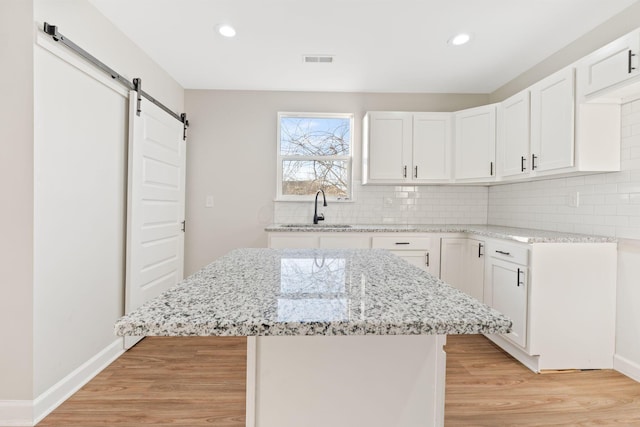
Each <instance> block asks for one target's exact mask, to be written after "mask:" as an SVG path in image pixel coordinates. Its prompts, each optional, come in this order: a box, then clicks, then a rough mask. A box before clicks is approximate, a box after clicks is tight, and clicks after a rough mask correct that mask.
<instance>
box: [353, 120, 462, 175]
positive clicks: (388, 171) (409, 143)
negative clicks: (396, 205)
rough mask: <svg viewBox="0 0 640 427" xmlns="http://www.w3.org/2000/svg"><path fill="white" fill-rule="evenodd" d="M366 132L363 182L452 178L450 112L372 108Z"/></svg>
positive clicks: (366, 123) (365, 128)
mask: <svg viewBox="0 0 640 427" xmlns="http://www.w3.org/2000/svg"><path fill="white" fill-rule="evenodd" d="M363 135H364V138H363V150H362V151H363V164H362V171H363V184H421V183H432V182H449V181H450V179H451V166H450V164H451V113H409V112H387V111H377V112H369V113H367V114H366V115H365V118H364V121H363Z"/></svg>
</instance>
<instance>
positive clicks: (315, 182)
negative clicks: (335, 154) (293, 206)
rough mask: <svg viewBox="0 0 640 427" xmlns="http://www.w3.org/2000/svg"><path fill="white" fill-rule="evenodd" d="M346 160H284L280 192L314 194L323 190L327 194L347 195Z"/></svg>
mask: <svg viewBox="0 0 640 427" xmlns="http://www.w3.org/2000/svg"><path fill="white" fill-rule="evenodd" d="M348 180H349V171H348V167H347V161H344V160H337V161H325V160H304V161H301V160H284V161H283V162H282V194H283V195H285V196H287V195H299V196H305V195H314V194H316V192H317V191H318V190H321V189H322V190H324V192H325V194H326V195H327V196H335V197H348V196H349V194H348V185H347V184H348Z"/></svg>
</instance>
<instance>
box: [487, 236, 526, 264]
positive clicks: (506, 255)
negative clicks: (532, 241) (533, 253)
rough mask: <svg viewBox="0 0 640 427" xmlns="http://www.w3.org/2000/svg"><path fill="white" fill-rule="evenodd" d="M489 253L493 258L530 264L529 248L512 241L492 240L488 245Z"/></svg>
mask: <svg viewBox="0 0 640 427" xmlns="http://www.w3.org/2000/svg"><path fill="white" fill-rule="evenodd" d="M487 252H488V255H489V256H490V257H492V258H496V259H501V260H504V261H508V262H513V263H516V264H520V265H525V266H526V265H529V248H527V247H524V246H520V245H514V244H511V243H503V242H491V243H490V244H488V245H487Z"/></svg>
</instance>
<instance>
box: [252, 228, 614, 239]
mask: <svg viewBox="0 0 640 427" xmlns="http://www.w3.org/2000/svg"><path fill="white" fill-rule="evenodd" d="M265 231H268V232H287V231H288V232H327V233H469V234H475V235H479V236H485V237H493V238H497V239H506V240H513V241H516V242H523V243H606V242H616V241H617V240H616V238H614V237H607V236H593V235H588V234H575V233H562V232H557V231H548V230H536V229H531V228H515V227H502V226H497V225H474V224H469V225H466V224H463V225H445V224H440V225H439V224H433V225H432V224H422V225H420V224H418V225H348V227H345V226H344V225H340V224H319V225H314V224H273V225H270V226H269V227H267V228H265Z"/></svg>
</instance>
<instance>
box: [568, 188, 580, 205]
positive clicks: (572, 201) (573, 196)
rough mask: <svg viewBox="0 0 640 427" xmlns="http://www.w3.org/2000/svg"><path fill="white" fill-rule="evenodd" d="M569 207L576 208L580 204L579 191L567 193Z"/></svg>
mask: <svg viewBox="0 0 640 427" xmlns="http://www.w3.org/2000/svg"><path fill="white" fill-rule="evenodd" d="M568 205H569V207H572V208H577V207H578V206H580V192H578V191H574V192H573V193H569V202H568Z"/></svg>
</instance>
